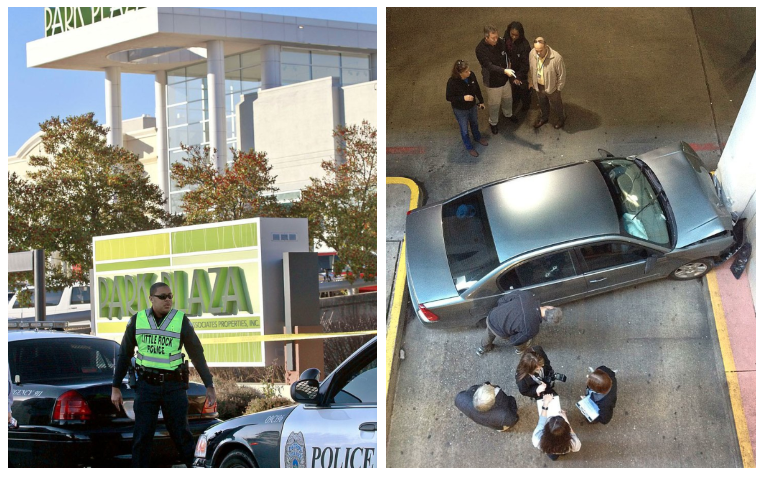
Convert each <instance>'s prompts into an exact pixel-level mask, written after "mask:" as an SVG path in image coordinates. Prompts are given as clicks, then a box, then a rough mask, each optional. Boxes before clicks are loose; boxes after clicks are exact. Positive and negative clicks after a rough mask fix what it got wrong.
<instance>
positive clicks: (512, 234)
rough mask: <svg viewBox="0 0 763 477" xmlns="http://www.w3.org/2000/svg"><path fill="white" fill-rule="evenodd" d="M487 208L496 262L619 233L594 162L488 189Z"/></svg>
mask: <svg viewBox="0 0 763 477" xmlns="http://www.w3.org/2000/svg"><path fill="white" fill-rule="evenodd" d="M482 194H483V200H484V203H485V209H486V211H487V215H488V219H489V221H490V228H491V231H492V234H493V240H494V242H495V248H496V252H497V254H498V260H499V261H500V262H505V261H506V260H510V259H512V258H514V257H517V256H519V255H522V254H524V253H527V252H530V251H533V250H538V249H542V248H544V247H548V246H551V245H556V244H559V243H563V242H568V241H571V240H577V239H581V238H585V237H592V236H599V235H613V234H614V235H617V234H619V233H620V226H619V222H618V217H617V212H616V210H615V205H614V203H613V202H612V197H611V195H610V192H609V189H608V188H607V184H606V182H605V181H604V178H603V177H602V175H601V173H600V172H599V169H598V167H597V166H596V164H595V163H594V162H582V163H578V164H573V165H570V166H566V167H560V168H556V169H550V170H545V171H540V172H538V173H533V174H528V175H525V176H520V177H516V178H513V179H509V180H507V181H504V182H500V183H496V184H492V185H489V186H487V187H485V188H484V189H483V191H482Z"/></svg>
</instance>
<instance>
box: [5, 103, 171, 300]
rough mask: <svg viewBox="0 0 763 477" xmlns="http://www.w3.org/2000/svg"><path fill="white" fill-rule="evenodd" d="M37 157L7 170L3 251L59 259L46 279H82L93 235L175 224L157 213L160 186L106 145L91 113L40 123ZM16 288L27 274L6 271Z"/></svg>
mask: <svg viewBox="0 0 763 477" xmlns="http://www.w3.org/2000/svg"><path fill="white" fill-rule="evenodd" d="M40 128H41V131H42V133H43V135H42V147H43V151H44V155H34V156H31V158H30V160H29V165H30V166H31V167H30V172H29V173H28V174H27V178H26V179H24V178H22V177H19V176H18V175H16V174H15V173H12V174H9V176H8V192H9V194H8V251H9V252H16V251H24V250H32V249H43V250H45V252H46V256H47V257H50V256H51V255H52V254H53V253H54V252H57V253H58V258H60V260H61V261H63V262H64V264H65V265H68V266H66V267H65V266H64V265H59V266H56V267H54V266H48V267H46V268H47V275H46V284H47V286H48V287H49V288H61V287H64V286H70V285H73V284H74V283H76V282H88V281H89V276H88V273H89V271H90V269H91V268H92V266H93V265H92V261H93V237H95V236H100V235H112V234H119V233H126V232H137V231H141V230H151V229H158V228H162V227H166V226H174V225H177V224H179V223H180V220H179V217H177V216H173V215H171V214H168V213H167V212H165V209H164V204H165V200H164V198H163V195H162V191H161V190H160V189H159V187H157V186H156V185H154V184H152V183H151V182H150V181H149V178H148V175H147V174H146V172H145V171H144V169H143V165H142V164H141V163H140V161H139V160H138V157H137V156H136V155H135V154H133V153H131V152H130V151H128V150H127V149H124V148H123V147H117V146H110V145H107V144H106V134H107V132H108V129H107V128H106V127H104V126H102V125H100V124H98V122H97V121H96V120H95V119H94V114H93V113H88V114H84V115H81V116H70V117H67V118H66V119H64V120H61V119H60V118H59V117H53V118H51V119H49V120H47V121H45V122H43V123H41V124H40ZM14 275H15V276H14V277H11V281H12V282H14V281H15V283H16V284H17V286H18V285H19V284H20V283H21V282H22V281H24V280H26V281H31V274H26V275H21V276H20V275H17V274H14Z"/></svg>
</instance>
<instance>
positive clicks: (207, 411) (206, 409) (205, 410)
mask: <svg viewBox="0 0 763 477" xmlns="http://www.w3.org/2000/svg"><path fill="white" fill-rule="evenodd" d="M208 402H209V401H208V400H206V399H205V400H204V407H203V408H202V410H201V414H202V416H203V415H204V414H217V401H215V403H214V404H212V405H211V406H210V405H209V404H207V403H208Z"/></svg>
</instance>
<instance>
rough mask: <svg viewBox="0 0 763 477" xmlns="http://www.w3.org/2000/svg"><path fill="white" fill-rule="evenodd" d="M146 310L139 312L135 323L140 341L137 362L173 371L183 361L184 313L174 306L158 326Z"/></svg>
mask: <svg viewBox="0 0 763 477" xmlns="http://www.w3.org/2000/svg"><path fill="white" fill-rule="evenodd" d="M146 311H147V310H140V311H139V312H138V316H137V319H136V323H135V341H136V342H137V343H138V354H137V355H136V357H135V358H136V359H135V362H136V363H137V364H138V365H140V366H144V367H147V368H156V369H163V370H168V371H173V370H175V369H177V367H178V366H180V365H181V364H182V363H183V355H182V354H181V353H180V349H181V346H180V330H181V328H182V326H183V316H184V314H183V312H182V311H178V310H176V309H174V308H173V309H172V310H170V312H169V313H167V316H165V317H164V320H162V323H161V325H160V326H159V327H157V326H156V323H155V320H153V319H151V320H149V319H148V314H147V313H146Z"/></svg>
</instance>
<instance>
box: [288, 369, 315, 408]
mask: <svg viewBox="0 0 763 477" xmlns="http://www.w3.org/2000/svg"><path fill="white" fill-rule="evenodd" d="M303 374H304V373H303ZM318 390H319V383H318V380H317V379H300V380H299V381H297V382H296V383H293V384H292V385H291V398H292V399H293V400H294V402H299V403H303V404H318Z"/></svg>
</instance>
